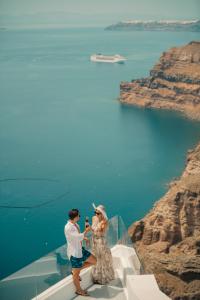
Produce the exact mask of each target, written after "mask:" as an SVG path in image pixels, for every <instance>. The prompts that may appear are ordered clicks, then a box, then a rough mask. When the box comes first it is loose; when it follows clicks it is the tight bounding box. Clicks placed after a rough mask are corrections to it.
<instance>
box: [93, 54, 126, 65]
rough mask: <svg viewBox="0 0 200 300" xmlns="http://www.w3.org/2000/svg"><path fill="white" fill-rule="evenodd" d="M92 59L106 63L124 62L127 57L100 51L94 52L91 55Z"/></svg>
mask: <svg viewBox="0 0 200 300" xmlns="http://www.w3.org/2000/svg"><path fill="white" fill-rule="evenodd" d="M90 60H91V61H94V62H104V63H122V62H124V61H125V60H126V58H125V57H123V56H121V55H119V54H115V55H103V54H101V53H99V54H92V55H91V56H90Z"/></svg>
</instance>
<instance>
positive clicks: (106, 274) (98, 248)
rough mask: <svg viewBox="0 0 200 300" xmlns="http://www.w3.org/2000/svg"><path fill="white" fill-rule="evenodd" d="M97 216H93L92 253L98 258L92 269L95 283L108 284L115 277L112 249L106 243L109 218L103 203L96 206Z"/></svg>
mask: <svg viewBox="0 0 200 300" xmlns="http://www.w3.org/2000/svg"><path fill="white" fill-rule="evenodd" d="M93 207H94V209H95V216H94V217H93V218H92V232H93V235H92V253H93V255H94V256H95V257H96V259H97V263H96V265H95V266H94V267H93V269H92V277H93V281H94V283H98V284H106V283H109V282H110V281H111V280H113V279H114V278H115V275H114V269H113V263H112V255H111V251H110V249H109V248H108V246H107V243H106V238H105V234H106V230H107V228H108V218H107V215H106V212H105V209H104V206H103V205H99V206H98V207H96V206H95V205H94V204H93Z"/></svg>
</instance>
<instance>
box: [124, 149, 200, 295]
mask: <svg viewBox="0 0 200 300" xmlns="http://www.w3.org/2000/svg"><path fill="white" fill-rule="evenodd" d="M129 233H130V235H131V238H132V240H133V242H134V243H135V245H136V248H137V250H138V253H139V256H140V257H141V259H142V261H143V263H144V267H145V270H146V272H151V273H152V272H153V273H154V274H155V276H156V279H157V281H158V284H159V286H160V288H161V290H163V292H165V293H166V294H168V295H169V296H170V297H172V299H174V300H181V299H182V300H197V299H200V144H199V145H198V146H197V147H196V148H195V149H194V150H193V151H189V153H188V157H187V164H186V168H185V171H184V172H183V174H182V176H181V177H180V179H179V180H176V181H173V182H172V183H171V184H170V188H169V191H168V192H167V193H166V194H165V195H164V197H163V198H161V199H160V200H159V201H158V202H157V203H155V205H154V207H153V209H152V210H151V211H150V212H149V213H148V214H147V215H146V216H145V217H144V218H143V219H142V220H140V221H138V222H135V223H134V224H133V225H132V226H131V227H130V228H129Z"/></svg>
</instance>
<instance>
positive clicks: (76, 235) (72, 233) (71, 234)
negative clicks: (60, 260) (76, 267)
mask: <svg viewBox="0 0 200 300" xmlns="http://www.w3.org/2000/svg"><path fill="white" fill-rule="evenodd" d="M89 231H90V228H89V227H87V228H86V229H85V231H84V232H83V233H79V232H78V231H77V229H76V228H74V227H72V228H70V231H68V232H66V235H68V237H73V238H76V239H78V240H79V241H80V242H81V241H82V240H83V239H84V237H85V235H86V234H87V232H89Z"/></svg>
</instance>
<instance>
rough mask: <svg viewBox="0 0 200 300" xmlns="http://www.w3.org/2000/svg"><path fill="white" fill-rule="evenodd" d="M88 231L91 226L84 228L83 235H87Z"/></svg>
mask: <svg viewBox="0 0 200 300" xmlns="http://www.w3.org/2000/svg"><path fill="white" fill-rule="evenodd" d="M89 231H91V226H88V227H86V228H85V231H84V233H85V234H86V233H88V232H89Z"/></svg>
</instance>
